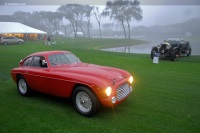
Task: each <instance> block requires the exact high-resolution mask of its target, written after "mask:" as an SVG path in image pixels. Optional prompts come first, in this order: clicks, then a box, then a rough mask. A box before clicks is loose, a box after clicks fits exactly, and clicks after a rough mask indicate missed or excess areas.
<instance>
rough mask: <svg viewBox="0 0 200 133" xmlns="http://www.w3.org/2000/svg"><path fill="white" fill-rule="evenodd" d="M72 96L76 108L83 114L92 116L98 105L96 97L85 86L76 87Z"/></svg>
mask: <svg viewBox="0 0 200 133" xmlns="http://www.w3.org/2000/svg"><path fill="white" fill-rule="evenodd" d="M72 98H73V103H74V106H75V108H76V110H77V111H78V112H79V114H81V115H83V116H87V117H91V116H93V115H94V114H95V113H96V111H97V109H98V107H99V101H98V99H97V97H96V96H95V95H94V94H93V92H92V91H90V90H89V89H88V88H86V87H83V86H80V87H77V88H76V89H75V90H74V92H73V97H72Z"/></svg>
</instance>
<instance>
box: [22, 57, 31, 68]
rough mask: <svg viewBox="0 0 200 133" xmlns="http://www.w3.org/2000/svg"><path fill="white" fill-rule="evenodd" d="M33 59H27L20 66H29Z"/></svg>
mask: <svg viewBox="0 0 200 133" xmlns="http://www.w3.org/2000/svg"><path fill="white" fill-rule="evenodd" d="M32 58H33V57H29V58H27V59H26V60H25V61H24V63H23V64H22V66H30V63H31V60H32Z"/></svg>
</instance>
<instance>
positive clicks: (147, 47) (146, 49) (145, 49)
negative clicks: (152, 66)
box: [102, 43, 156, 54]
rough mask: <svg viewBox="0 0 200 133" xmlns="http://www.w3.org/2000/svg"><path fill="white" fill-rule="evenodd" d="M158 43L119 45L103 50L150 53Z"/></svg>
mask: <svg viewBox="0 0 200 133" xmlns="http://www.w3.org/2000/svg"><path fill="white" fill-rule="evenodd" d="M155 45H156V43H150V44H141V45H135V46H126V47H117V48H106V49H102V50H103V51H111V52H122V53H138V54H150V53H151V48H152V47H153V46H155Z"/></svg>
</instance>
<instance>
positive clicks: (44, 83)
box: [26, 56, 50, 92]
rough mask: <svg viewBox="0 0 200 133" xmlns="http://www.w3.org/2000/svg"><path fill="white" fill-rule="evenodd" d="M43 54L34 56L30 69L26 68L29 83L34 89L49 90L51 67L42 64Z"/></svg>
mask: <svg viewBox="0 0 200 133" xmlns="http://www.w3.org/2000/svg"><path fill="white" fill-rule="evenodd" d="M40 58H41V56H34V57H33V59H32V61H31V64H30V66H29V69H27V70H26V73H27V79H28V81H27V82H28V83H29V84H30V86H31V87H32V89H34V90H37V91H40V92H47V91H48V89H49V86H50V85H49V82H48V79H49V73H48V72H49V68H48V66H46V67H42V66H41V65H40Z"/></svg>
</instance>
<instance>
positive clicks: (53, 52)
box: [30, 51, 71, 56]
mask: <svg viewBox="0 0 200 133" xmlns="http://www.w3.org/2000/svg"><path fill="white" fill-rule="evenodd" d="M63 53H67V54H69V53H71V52H69V51H42V52H36V53H33V54H31V55H30V56H36V55H40V56H41V55H43V56H47V55H52V54H63Z"/></svg>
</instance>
